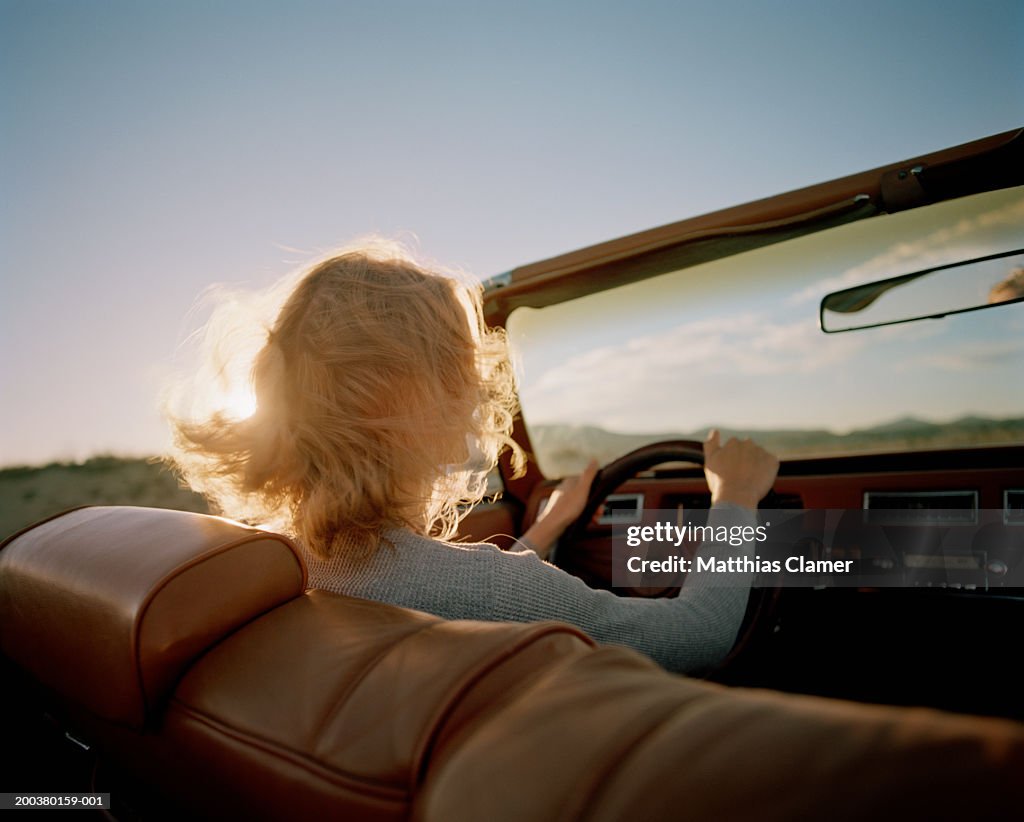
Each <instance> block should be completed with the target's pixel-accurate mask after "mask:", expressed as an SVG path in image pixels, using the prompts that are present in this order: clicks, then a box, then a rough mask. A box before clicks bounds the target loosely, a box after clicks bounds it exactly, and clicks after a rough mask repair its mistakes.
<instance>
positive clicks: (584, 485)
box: [523, 460, 597, 559]
mask: <svg viewBox="0 0 1024 822" xmlns="http://www.w3.org/2000/svg"><path fill="white" fill-rule="evenodd" d="M596 475H597V460H591V461H590V462H589V463H588V464H587V467H586V468H584V469H583V473H582V474H579V475H578V476H575V477H566V478H565V479H564V480H562V481H561V482H560V483H559V484H558V487H557V488H556V489H555V490H554V491H553V492H552V493H551V496H550V497H548V504H547V507H545V509H544V511H543V513H541V515H540V516H539V517H538V518H537V521H536V522H535V523H533V525H531V526H530V528H529V529H528V530H527V532H526V533H525V534H523V540H524V541H526V542H527V544H528V545H529V546H530V547H531V548H533V549H534V550H535V551H536V552H537V553H538V554H539V555H540V557H541V559H544V558H546V557H547V555H548V554H549V553H551V546H552V545H554V544H555V541H556V540H557V539H558V538H559V537H560V536H561V535H562V532H563V531H564V530H565V529H566V528H568V527H569V526H570V525H571V524H572V523H574V522H575V521H576V519H577V518H578V517H579V515H580V514H581V513H583V508H584V507H585V506H586V504H587V499H588V498H589V497H590V486H591V485H593V484H594V477H595V476H596Z"/></svg>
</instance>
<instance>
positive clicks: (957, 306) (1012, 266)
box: [820, 249, 1024, 334]
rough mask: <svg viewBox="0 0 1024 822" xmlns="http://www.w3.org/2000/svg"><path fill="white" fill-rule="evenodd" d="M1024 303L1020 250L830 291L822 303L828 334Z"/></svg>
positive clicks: (1023, 263) (1023, 251)
mask: <svg viewBox="0 0 1024 822" xmlns="http://www.w3.org/2000/svg"><path fill="white" fill-rule="evenodd" d="M1021 300H1024V249H1018V250H1016V251H1006V252H1003V253H1002V254H993V255H992V256H990V257H981V258H978V259H974V260H966V261H964V262H959V263H952V264H950V265H944V266H938V267H936V268H929V269H926V270H924V271H918V272H916V273H913V274H901V275H900V276H898V277H890V278H889V279H887V280H878V281H877V282H873V283H867V284H865V285H858V286H855V287H853V288H846V289H843V290H842V291H834V292H832V293H831V294H828V295H827V296H826V297H825V298H824V299H823V300H822V301H821V310H820V322H821V330H822V331H824V332H825V333H827V334H832V333H835V332H837V331H853V330H855V329H859V328H874V327H875V326H879V325H893V324H894V323H906V322H911V321H912V320H923V319H928V318H938V317H945V316H946V315H948V314H960V313H962V312H964V311H977V310H978V309H980V308H992V307H993V306H996V305H1006V304H1008V303H1015V302H1020V301H1021Z"/></svg>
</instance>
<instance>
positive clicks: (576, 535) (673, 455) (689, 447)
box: [555, 440, 704, 565]
mask: <svg viewBox="0 0 1024 822" xmlns="http://www.w3.org/2000/svg"><path fill="white" fill-rule="evenodd" d="M663 462H692V463H695V464H697V465H703V464H704V443H702V442H699V441H698V440H664V441H662V442H655V443H652V444H650V445H645V446H643V447H642V448H637V449H636V450H634V451H630V452H629V453H628V454H624V455H623V456H621V457H619V458H618V459H616V460H612V461H611V462H610V463H608V464H607V465H606V466H604V468H602V469H601V470H600V471H598V472H597V476H595V477H594V483H593V485H591V486H590V496H589V497H587V504H586V505H585V506H584V507H583V511H582V512H581V513H580V515H579V516H578V517H577V518H576V521H575V522H573V523H572V524H571V525H570V526H569V527H568V528H566V529H565V532H564V533H563V534H562V537H561V539H559V541H558V551H557V552H556V554H555V564H556V565H558V564H559V557H564V556H565V555H566V553H567V551H566V550H565V549H566V548H567V547H571V546H575V545H577V544H578V543H579V542H580V540H581V539H582V538H583V535H584V533H585V532H586V530H587V526H589V525H590V521H591V520H592V519H593V518H594V514H595V513H596V512H597V509H598V508H599V507H600V505H601V503H602V502H604V501H605V498H606V497H607V496H608V495H609V494H610V493H611V492H612V491H614V490H615V489H616V488H618V487H619V486H620V485H622V483H624V482H625V481H626V480H628V479H630V478H632V477H635V476H636V475H637V474H638V473H640V472H641V471H643V470H644V469H646V468H651V467H653V466H655V465H660V464H661V463H663Z"/></svg>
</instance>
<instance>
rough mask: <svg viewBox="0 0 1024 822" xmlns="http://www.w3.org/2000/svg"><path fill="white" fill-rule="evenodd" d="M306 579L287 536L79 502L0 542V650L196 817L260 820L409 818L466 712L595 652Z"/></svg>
mask: <svg viewBox="0 0 1024 822" xmlns="http://www.w3.org/2000/svg"><path fill="white" fill-rule="evenodd" d="M304 585H305V572H304V568H303V566H302V563H301V561H300V559H299V557H298V555H297V553H296V552H295V549H294V547H293V546H292V545H291V544H290V543H289V542H288V540H286V539H285V538H283V537H280V536H277V535H274V534H269V533H266V532H263V531H259V530H256V529H252V528H247V527H245V526H242V525H239V524H238V523H233V522H230V521H227V520H223V519H219V518H214V517H207V516H203V515H199V514H186V513H180V512H175V511H163V510H156V509H138V508H87V509H81V510H78V511H74V512H71V513H68V514H65V515H63V516H61V517H57V518H55V519H52V520H50V521H48V522H45V523H43V524H41V525H39V526H37V527H35V528H33V529H30V530H28V531H26V532H24V533H22V534H20V535H17V536H15V537H14V538H12V539H11V540H9V541H8V542H7V544H6V545H5V546H4V548H3V550H2V551H0V647H2V650H3V653H4V654H5V655H6V656H7V657H9V658H10V659H11V660H12V661H13V662H14V663H15V664H16V665H18V666H20V667H21V668H22V669H23V670H25V671H26V672H28V673H29V674H30V675H31V676H32V677H33V678H34V679H35V680H36V681H37V682H38V683H39V685H40V686H41V688H44V689H46V690H47V691H49V692H52V693H53V694H54V697H55V699H56V701H57V703H58V705H59V708H60V711H61V713H62V714H63V715H64V716H66V717H67V718H68V720H69V721H70V722H71V723H73V725H74V727H75V729H76V733H77V734H79V735H83V736H84V737H85V738H86V739H87V740H88V741H89V742H91V743H93V744H95V745H96V746H97V747H98V748H99V749H101V750H102V751H104V753H105V755H106V756H108V757H109V758H110V759H111V760H112V761H114V762H116V763H117V764H118V765H120V766H121V768H123V769H126V770H128V771H129V772H131V773H132V774H133V775H134V776H135V777H136V778H137V779H139V780H141V781H142V782H144V783H145V784H147V785H150V786H152V787H154V788H156V789H157V790H158V791H160V792H162V793H164V794H166V795H167V796H169V797H173V798H174V800H175V801H176V802H177V803H178V804H179V805H180V806H182V807H184V808H185V809H187V810H188V812H189V813H190V814H197V815H204V816H209V817H211V818H223V817H224V816H231V817H233V816H236V815H240V816H245V817H246V818H253V819H288V818H295V817H296V816H307V815H308V816H316V817H327V818H333V817H347V818H359V819H402V818H406V817H407V816H408V815H409V813H410V811H411V808H412V805H413V802H414V799H415V794H416V791H417V790H418V787H419V785H420V783H421V781H422V779H423V777H424V775H425V773H426V772H427V770H428V767H429V757H430V754H431V752H432V750H433V749H434V747H435V744H436V742H437V740H438V738H439V737H440V736H441V735H442V734H446V735H451V733H452V726H451V723H450V719H451V716H452V714H453V710H454V707H455V706H458V707H459V708H460V712H459V716H460V717H461V719H460V722H462V723H468V722H471V721H472V717H473V716H474V714H475V713H477V712H481V711H483V712H486V711H489V710H493V709H495V707H496V706H498V705H500V704H501V700H502V699H503V698H504V697H506V696H507V692H508V690H509V683H518V682H520V681H522V680H524V679H526V678H527V677H529V676H530V675H531V674H532V673H533V672H534V671H536V670H540V669H543V668H545V667H550V666H552V665H556V664H563V663H564V662H565V661H568V660H570V659H572V658H574V657H575V656H576V655H578V654H580V653H585V652H588V651H589V649H590V647H591V643H590V640H588V639H586V638H585V637H583V636H582V634H580V633H579V632H577V631H575V630H574V629H572V628H569V627H568V626H562V625H557V624H554V623H546V624H535V625H504V624H497V623H479V622H446V621H443V620H440V619H438V618H436V617H433V616H428V615H426V614H421V613H417V612H414V611H409V610H406V609H402V608H395V607H391V606H388V605H383V604H380V603H374V602H366V601H363V600H357V599H352V598H348V597H342V596H337V595H333V594H327V593H324V592H318V591H309V592H304ZM53 789H55V790H59V789H60V786H53Z"/></svg>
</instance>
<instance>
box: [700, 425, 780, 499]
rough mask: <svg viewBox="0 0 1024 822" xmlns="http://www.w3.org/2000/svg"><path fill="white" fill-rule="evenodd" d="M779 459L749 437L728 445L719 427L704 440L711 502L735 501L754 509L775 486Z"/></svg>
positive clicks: (706, 473) (733, 441) (706, 472)
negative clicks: (718, 429) (719, 431)
mask: <svg viewBox="0 0 1024 822" xmlns="http://www.w3.org/2000/svg"><path fill="white" fill-rule="evenodd" d="M778 471H779V460H778V458H777V457H776V456H775V455H774V454H770V453H769V452H768V451H765V450H764V449H763V448H762V447H761V446H760V445H758V444H757V443H755V442H751V441H750V440H749V439H743V440H737V439H732V438H730V439H729V441H728V442H727V443H725V445H722V443H721V437H720V435H719V433H718V431H717V430H712V431H711V432H710V433H709V434H708V438H707V440H706V441H705V442H704V476H706V477H707V480H708V487H709V488H710V489H711V502H712V504H714V503H716V502H731V503H734V504H735V505H741V506H743V507H744V508H749V509H751V510H756V509H757V503H758V501H759V500H760V499H761V498H762V497H763V496H764V495H765V494H767V493H768V492H769V491H770V490H771V489H772V484H773V483H774V482H775V475H776V474H777V473H778Z"/></svg>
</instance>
